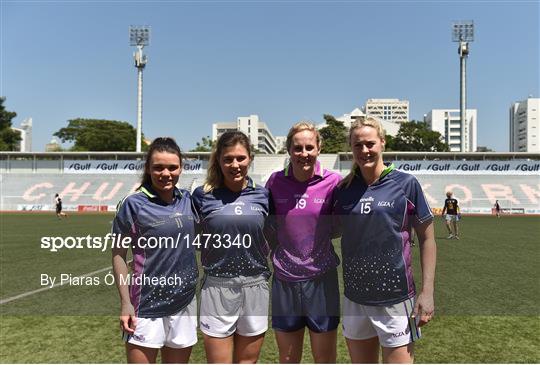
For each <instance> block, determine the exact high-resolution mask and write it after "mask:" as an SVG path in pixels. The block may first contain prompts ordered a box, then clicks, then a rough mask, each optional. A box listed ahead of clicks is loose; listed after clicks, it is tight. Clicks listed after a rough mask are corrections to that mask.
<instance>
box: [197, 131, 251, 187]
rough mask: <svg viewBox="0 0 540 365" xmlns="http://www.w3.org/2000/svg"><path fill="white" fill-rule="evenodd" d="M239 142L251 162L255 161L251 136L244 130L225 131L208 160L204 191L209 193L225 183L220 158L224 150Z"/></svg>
mask: <svg viewBox="0 0 540 365" xmlns="http://www.w3.org/2000/svg"><path fill="white" fill-rule="evenodd" d="M237 144H239V145H241V146H243V147H244V148H245V149H246V151H247V153H248V155H249V159H250V163H251V162H252V161H253V157H254V156H253V150H252V148H251V144H250V143H249V138H248V137H247V136H246V135H245V134H244V133H242V132H239V131H233V132H225V133H223V134H222V135H221V136H220V137H219V138H218V140H217V143H216V145H215V146H214V148H213V150H212V154H211V155H210V161H209V162H208V169H207V173H206V181H205V182H204V185H203V191H204V192H205V193H208V192H210V191H212V190H214V189H216V188H219V187H220V186H222V185H223V172H222V171H221V166H220V165H219V159H220V158H221V154H222V153H223V150H224V149H225V148H228V147H234V146H236V145H237Z"/></svg>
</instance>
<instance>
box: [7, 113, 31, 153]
mask: <svg viewBox="0 0 540 365" xmlns="http://www.w3.org/2000/svg"><path fill="white" fill-rule="evenodd" d="M11 129H13V130H16V131H18V132H19V134H20V135H21V140H20V142H19V143H18V146H17V151H19V152H32V118H26V119H25V120H23V122H22V123H21V127H20V128H15V127H11Z"/></svg>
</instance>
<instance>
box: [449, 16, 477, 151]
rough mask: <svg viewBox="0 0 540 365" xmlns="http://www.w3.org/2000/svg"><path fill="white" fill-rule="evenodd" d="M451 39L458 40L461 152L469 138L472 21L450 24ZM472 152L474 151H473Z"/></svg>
mask: <svg viewBox="0 0 540 365" xmlns="http://www.w3.org/2000/svg"><path fill="white" fill-rule="evenodd" d="M452 41H453V42H459V48H458V53H459V60H460V63H459V65H460V67H459V68H460V92H459V95H460V96H459V112H460V119H461V122H460V124H461V132H460V134H461V152H466V151H465V142H466V140H469V139H470V137H469V133H468V128H467V117H466V113H467V94H466V92H467V87H466V86H467V85H466V83H467V81H466V76H467V71H466V70H467V56H468V55H469V42H472V41H474V22H473V21H472V20H466V21H458V22H454V23H453V24H452ZM473 152H474V151H473Z"/></svg>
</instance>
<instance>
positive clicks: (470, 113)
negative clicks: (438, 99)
mask: <svg viewBox="0 0 540 365" xmlns="http://www.w3.org/2000/svg"><path fill="white" fill-rule="evenodd" d="M465 114H466V118H465V123H466V126H465V128H464V130H463V131H462V128H461V117H460V112H459V109H433V110H431V111H430V112H429V113H428V114H426V115H424V122H426V123H427V124H428V126H429V128H430V129H431V130H433V131H437V132H439V133H440V134H441V136H442V137H443V139H444V141H445V142H446V143H447V144H448V146H449V147H450V152H476V148H477V134H476V124H477V112H476V109H467V111H466V113H465ZM462 139H463V142H464V146H465V150H464V151H462V150H461V142H462Z"/></svg>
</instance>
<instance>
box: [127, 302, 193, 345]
mask: <svg viewBox="0 0 540 365" xmlns="http://www.w3.org/2000/svg"><path fill="white" fill-rule="evenodd" d="M123 338H124V341H126V342H128V343H131V344H134V345H138V346H142V347H150V348H162V347H163V346H167V347H171V348H178V349H180V348H184V347H189V346H193V345H195V344H196V343H197V298H196V297H195V296H194V297H193V300H192V301H191V302H190V303H189V304H188V305H187V306H186V307H185V308H184V309H182V310H181V311H180V312H178V313H176V314H175V315H173V316H167V317H161V318H137V326H136V327H135V333H134V334H132V335H128V334H126V333H124V336H123Z"/></svg>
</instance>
